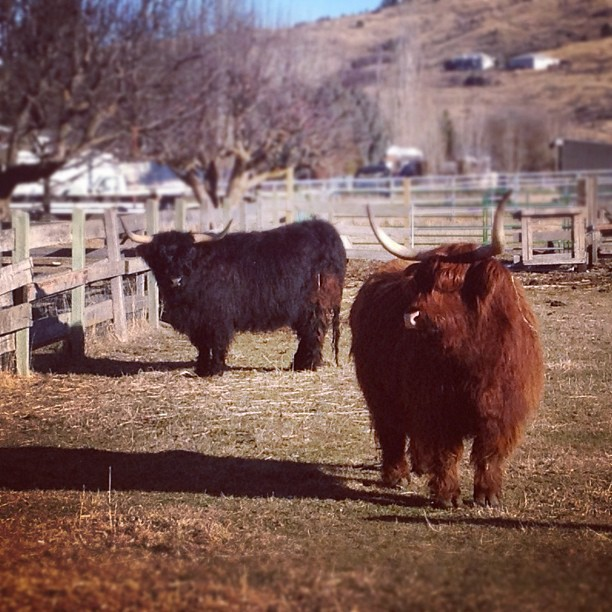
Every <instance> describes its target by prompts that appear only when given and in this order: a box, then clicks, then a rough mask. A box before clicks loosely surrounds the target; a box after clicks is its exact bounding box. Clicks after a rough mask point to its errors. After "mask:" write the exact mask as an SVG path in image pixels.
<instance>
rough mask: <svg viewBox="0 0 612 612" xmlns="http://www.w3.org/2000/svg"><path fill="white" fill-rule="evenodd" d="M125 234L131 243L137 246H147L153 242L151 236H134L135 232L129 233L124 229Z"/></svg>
mask: <svg viewBox="0 0 612 612" xmlns="http://www.w3.org/2000/svg"><path fill="white" fill-rule="evenodd" d="M124 227H125V226H124ZM125 233H126V234H127V235H128V236H129V238H130V240H131V241H132V242H136V243H138V244H149V243H150V242H152V241H153V236H142V235H141V234H136V233H135V232H131V231H130V230H129V229H127V228H125Z"/></svg>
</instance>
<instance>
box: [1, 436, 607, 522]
mask: <svg viewBox="0 0 612 612" xmlns="http://www.w3.org/2000/svg"><path fill="white" fill-rule="evenodd" d="M348 467H349V466H341V465H340V466H339V465H327V464H316V463H299V462H294V461H281V460H274V459H269V460H264V459H247V458H239V457H216V456H210V455H203V454H201V453H196V452H192V451H180V450H172V451H164V452H160V453H126V452H116V451H106V450H97V449H89V448H74V449H73V448H57V447H44V446H30V447H0V489H2V488H4V489H7V490H12V491H32V490H47V491H55V490H62V491H79V492H81V491H84V490H85V491H94V492H96V491H104V492H106V491H108V490H109V487H110V488H111V489H112V490H113V491H142V492H159V493H162V492H163V493H202V494H207V495H213V496H235V497H244V498H269V497H276V498H281V499H306V498H307V499H331V500H337V501H342V500H354V501H362V502H363V501H365V502H368V503H371V504H374V505H378V506H383V507H389V508H392V507H397V506H400V507H404V508H412V509H416V510H418V512H417V513H416V514H415V513H414V512H413V513H411V514H408V515H403V514H397V513H393V514H389V515H377V516H371V517H368V518H365V520H367V521H375V522H382V523H393V524H402V523H404V524H414V525H423V526H425V527H426V528H428V529H433V530H436V529H438V528H443V527H444V526H445V525H458V524H465V525H473V526H476V527H496V528H504V529H511V530H524V529H527V528H537V529H553V528H555V529H566V530H576V531H583V530H585V529H590V530H592V531H595V532H597V533H612V525H606V524H595V523H580V522H571V521H556V520H551V521H545V520H543V521H538V520H532V519H520V518H515V517H507V516H504V515H503V514H500V513H498V512H491V513H485V515H483V511H480V512H479V513H478V515H474V514H471V513H469V512H468V513H466V512H462V511H452V510H451V511H448V510H447V511H442V510H434V509H433V508H432V507H431V504H430V502H429V500H428V499H427V498H425V497H423V496H420V495H417V494H414V493H410V494H406V493H404V494H402V493H397V492H393V491H391V490H387V491H383V490H382V489H381V490H371V489H363V490H359V489H355V488H351V487H350V486H348V485H347V483H348V481H353V483H361V484H362V485H363V484H372V483H371V482H370V481H368V480H362V479H360V478H359V477H354V476H353V477H347V476H346V475H341V474H336V473H334V471H340V472H342V473H343V474H345V473H346V469H347V468H348ZM350 468H351V469H352V470H353V471H359V470H360V468H361V469H363V470H365V471H367V472H371V471H372V470H375V469H376V467H375V466H350ZM428 509H429V510H432V512H430V513H429V514H428V513H427V512H425V511H426V510H428Z"/></svg>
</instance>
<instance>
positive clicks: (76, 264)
mask: <svg viewBox="0 0 612 612" xmlns="http://www.w3.org/2000/svg"><path fill="white" fill-rule="evenodd" d="M84 267H85V210H84V209H83V208H80V207H78V206H77V207H75V208H74V210H73V211H72V270H73V271H75V270H82V269H83V268H84ZM68 347H69V350H70V352H71V353H72V354H73V355H75V356H77V357H79V356H83V355H84V354H85V286H84V285H82V286H81V287H75V288H74V289H72V291H71V304H70V335H69V338H68Z"/></svg>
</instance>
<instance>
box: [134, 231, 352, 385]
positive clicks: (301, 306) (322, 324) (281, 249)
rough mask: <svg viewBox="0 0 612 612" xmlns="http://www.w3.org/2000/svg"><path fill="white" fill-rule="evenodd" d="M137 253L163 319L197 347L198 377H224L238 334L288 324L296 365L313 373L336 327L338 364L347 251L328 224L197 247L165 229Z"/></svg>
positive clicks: (188, 236)
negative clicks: (152, 278)
mask: <svg viewBox="0 0 612 612" xmlns="http://www.w3.org/2000/svg"><path fill="white" fill-rule="evenodd" d="M137 252H138V254H139V255H140V256H141V257H142V258H143V259H144V260H145V261H146V262H147V264H148V265H149V267H150V268H151V270H152V271H153V273H154V275H155V278H156V280H157V283H158V285H159V289H160V295H161V297H162V300H163V302H164V307H165V317H164V318H165V320H166V321H167V322H168V323H170V324H171V325H172V326H173V327H174V328H175V329H176V330H178V331H180V332H182V333H184V334H186V335H187V336H188V337H189V339H190V340H191V342H192V344H193V345H194V346H195V347H196V348H197V349H198V351H199V355H198V360H197V365H196V373H197V374H199V375H200V376H209V375H212V374H221V373H222V372H223V370H224V369H225V357H226V353H227V349H228V346H229V344H230V342H231V340H232V338H233V336H234V333H235V332H237V331H272V330H275V329H278V328H280V327H284V326H289V327H291V328H292V329H293V330H294V331H295V333H296V334H297V337H298V339H299V345H298V348H297V352H296V353H295V356H294V359H293V364H292V366H293V368H294V369H296V370H307V369H309V370H315V369H316V368H317V367H318V366H319V365H321V362H322V346H323V341H324V338H325V334H326V333H327V329H328V327H329V325H330V323H331V325H332V336H333V337H332V341H333V346H334V350H335V354H336V361H337V359H338V340H339V335H340V325H339V314H340V302H341V300H342V288H343V285H344V275H345V271H346V253H345V250H344V246H343V244H342V241H341V239H340V236H339V235H338V233H337V232H336V230H335V229H334V227H333V226H332V225H330V224H329V223H327V222H325V221H321V220H310V221H303V222H300V223H293V224H291V225H286V226H283V227H279V228H276V229H273V230H269V231H265V232H249V233H244V232H241V233H231V234H228V235H227V236H225V237H224V238H222V239H221V240H217V241H214V242H205V243H200V244H195V243H194V239H193V236H192V235H191V234H189V233H183V232H164V233H161V234H157V235H155V236H154V238H153V241H152V242H151V243H150V244H141V245H139V246H138V249H137Z"/></svg>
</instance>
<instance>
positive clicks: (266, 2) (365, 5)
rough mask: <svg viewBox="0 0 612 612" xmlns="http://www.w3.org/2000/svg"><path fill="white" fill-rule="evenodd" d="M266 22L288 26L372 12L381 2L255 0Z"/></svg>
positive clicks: (359, 0)
mask: <svg viewBox="0 0 612 612" xmlns="http://www.w3.org/2000/svg"><path fill="white" fill-rule="evenodd" d="M254 3H255V6H257V7H259V9H260V10H261V11H262V13H261V14H262V16H265V17H266V19H265V21H266V22H268V21H269V22H270V23H271V24H272V25H288V24H293V23H297V22H301V21H316V20H317V19H319V18H321V17H340V16H341V15H353V14H356V13H362V12H364V11H373V10H374V9H377V8H378V7H379V6H380V3H381V0H305V1H302V2H300V1H299V0H255V1H254Z"/></svg>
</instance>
